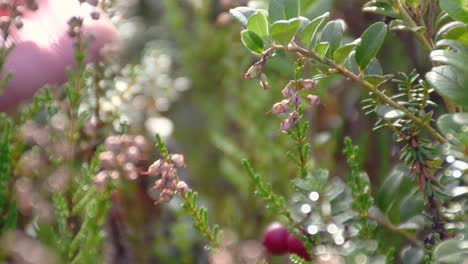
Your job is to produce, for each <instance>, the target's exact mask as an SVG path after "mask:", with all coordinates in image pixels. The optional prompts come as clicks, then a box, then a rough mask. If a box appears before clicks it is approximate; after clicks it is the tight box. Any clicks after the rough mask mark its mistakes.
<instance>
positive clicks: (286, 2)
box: [268, 0, 300, 23]
mask: <svg viewBox="0 0 468 264" xmlns="http://www.w3.org/2000/svg"><path fill="white" fill-rule="evenodd" d="M299 7H300V1H299V0H292V1H291V0H271V1H270V3H269V6H268V14H269V16H270V22H271V23H274V22H276V21H278V20H288V19H291V18H296V17H298V16H299Z"/></svg>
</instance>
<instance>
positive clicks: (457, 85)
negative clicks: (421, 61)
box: [426, 65, 468, 107]
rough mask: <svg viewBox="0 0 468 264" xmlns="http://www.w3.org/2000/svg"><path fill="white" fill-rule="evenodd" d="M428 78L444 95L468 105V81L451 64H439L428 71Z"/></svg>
mask: <svg viewBox="0 0 468 264" xmlns="http://www.w3.org/2000/svg"><path fill="white" fill-rule="evenodd" d="M426 80H427V81H428V82H429V83H430V84H431V85H432V86H433V87H434V88H435V90H436V91H437V92H438V93H439V94H441V95H442V96H444V97H446V98H448V99H450V100H452V101H453V102H455V103H458V104H460V105H462V106H464V107H468V81H467V78H466V76H463V75H462V74H461V73H460V72H458V71H457V70H456V69H455V68H454V67H452V66H449V65H443V66H437V67H434V68H432V70H431V71H430V72H428V73H426Z"/></svg>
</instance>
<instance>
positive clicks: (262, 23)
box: [247, 11, 269, 39]
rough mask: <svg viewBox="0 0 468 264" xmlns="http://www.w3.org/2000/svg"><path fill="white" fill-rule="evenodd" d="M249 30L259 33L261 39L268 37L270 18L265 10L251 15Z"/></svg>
mask: <svg viewBox="0 0 468 264" xmlns="http://www.w3.org/2000/svg"><path fill="white" fill-rule="evenodd" d="M247 30H249V31H252V32H253V33H255V34H257V36H259V37H260V38H261V39H265V38H267V37H268V35H269V32H268V20H267V18H266V16H265V15H264V14H263V12H260V11H257V12H255V14H253V15H251V16H250V17H249V20H248V22H247Z"/></svg>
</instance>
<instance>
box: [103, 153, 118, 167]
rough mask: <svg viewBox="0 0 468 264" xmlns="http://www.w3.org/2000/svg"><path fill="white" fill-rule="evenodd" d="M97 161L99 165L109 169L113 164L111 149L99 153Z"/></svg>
mask: <svg viewBox="0 0 468 264" xmlns="http://www.w3.org/2000/svg"><path fill="white" fill-rule="evenodd" d="M99 161H100V162H101V167H102V168H104V169H110V168H111V167H113V166H114V165H115V158H114V153H113V152H111V151H104V152H101V153H100V154H99Z"/></svg>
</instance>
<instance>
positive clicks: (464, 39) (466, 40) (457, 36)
mask: <svg viewBox="0 0 468 264" xmlns="http://www.w3.org/2000/svg"><path fill="white" fill-rule="evenodd" d="M444 38H446V39H453V40H456V41H458V42H461V43H463V44H464V45H465V46H468V25H464V26H462V27H455V28H452V29H450V30H449V31H447V33H445V35H444Z"/></svg>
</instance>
